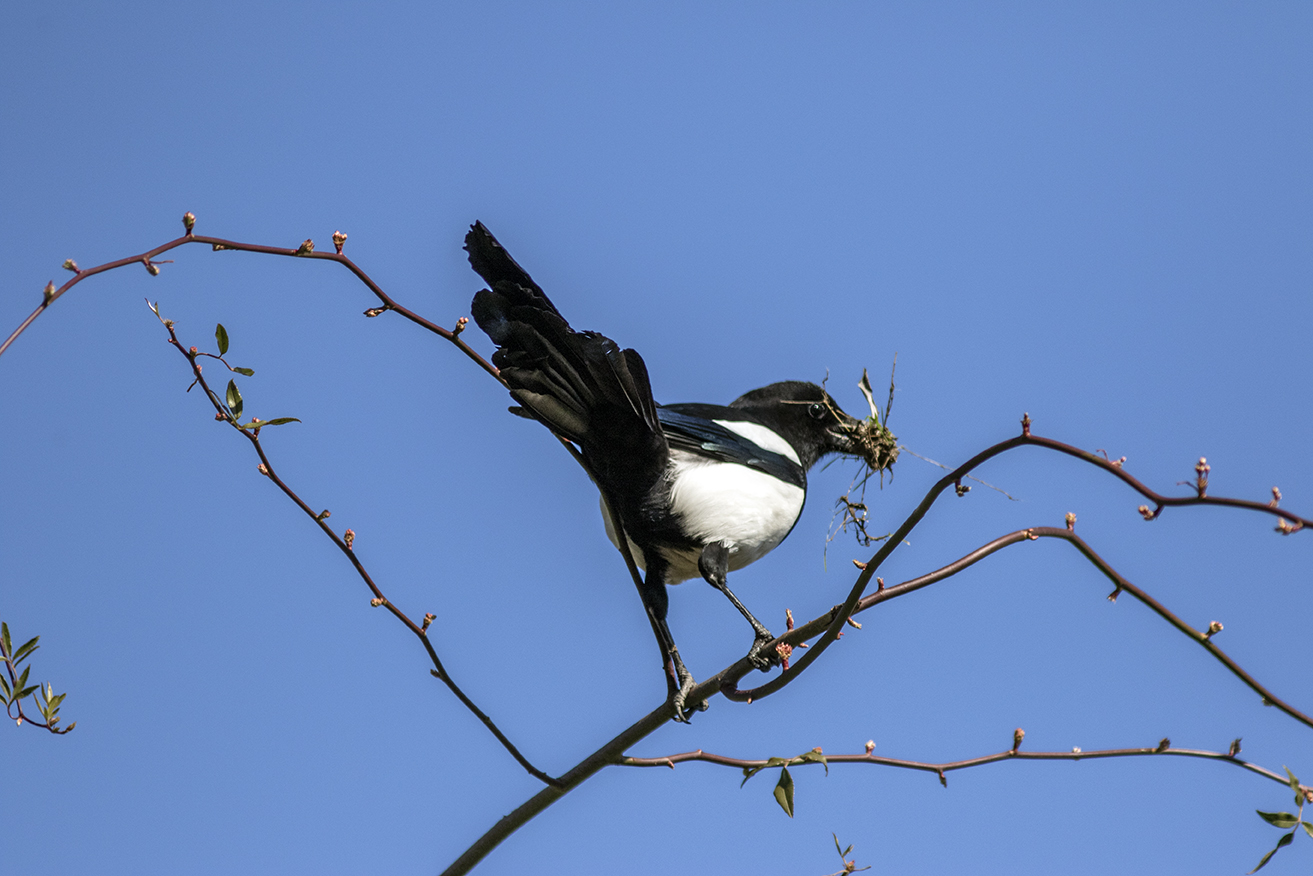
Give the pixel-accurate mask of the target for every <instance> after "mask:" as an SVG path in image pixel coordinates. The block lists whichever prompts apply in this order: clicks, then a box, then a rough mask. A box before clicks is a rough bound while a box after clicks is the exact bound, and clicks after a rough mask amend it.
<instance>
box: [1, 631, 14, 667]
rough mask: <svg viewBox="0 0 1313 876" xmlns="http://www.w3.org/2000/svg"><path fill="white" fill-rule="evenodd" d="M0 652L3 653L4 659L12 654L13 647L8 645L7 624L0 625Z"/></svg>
mask: <svg viewBox="0 0 1313 876" xmlns="http://www.w3.org/2000/svg"><path fill="white" fill-rule="evenodd" d="M0 651H3V652H4V656H5V659H6V660H8V659H9V655H10V654H12V653H14V646H13V645H11V644H10V643H9V624H6V623H0Z"/></svg>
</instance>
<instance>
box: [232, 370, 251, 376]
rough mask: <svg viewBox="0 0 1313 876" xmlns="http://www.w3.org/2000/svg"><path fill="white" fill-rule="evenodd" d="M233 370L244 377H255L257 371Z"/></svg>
mask: <svg viewBox="0 0 1313 876" xmlns="http://www.w3.org/2000/svg"><path fill="white" fill-rule="evenodd" d="M233 370H234V371H236V372H237V373H238V374H240V375H242V376H243V377H254V376H255V369H254V368H234V369H233Z"/></svg>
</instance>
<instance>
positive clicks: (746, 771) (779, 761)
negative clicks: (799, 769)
mask: <svg viewBox="0 0 1313 876" xmlns="http://www.w3.org/2000/svg"><path fill="white" fill-rule="evenodd" d="M786 763H788V760H787V759H785V758H782V757H772V758H769V759H768V760H767V761H766V762H765V763H764V764H762V765H761V766H756V767H744V768H743V781H741V782H739V787H740V788H742V787H743V786H744V785H746V784H747V783H748V779H750V778H752V777H753V776H755V775H756V774H757V773H759V772H761V771H762V770H764V769H767V768H768V767H777V766H784V765H785V764H786Z"/></svg>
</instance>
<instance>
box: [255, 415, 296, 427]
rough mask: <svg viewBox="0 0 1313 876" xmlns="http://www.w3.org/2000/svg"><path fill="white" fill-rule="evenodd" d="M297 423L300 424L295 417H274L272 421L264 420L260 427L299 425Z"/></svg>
mask: <svg viewBox="0 0 1313 876" xmlns="http://www.w3.org/2000/svg"><path fill="white" fill-rule="evenodd" d="M299 422H301V421H300V420H298V419H297V418H296V417H275V418H274V419H272V420H266V421H264V422H263V423H261V424H260V425H261V426H284V425H286V424H288V423H299Z"/></svg>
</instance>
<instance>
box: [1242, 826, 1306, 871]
mask: <svg viewBox="0 0 1313 876" xmlns="http://www.w3.org/2000/svg"><path fill="white" fill-rule="evenodd" d="M1294 838H1295V832H1294V831H1293V830H1292V831H1291V832H1290V833H1287V834H1282V836H1281V839H1279V840H1277V845H1276V848H1274V849H1273V850H1272V851H1270V852H1268V853H1267V854H1266V855H1264V856H1263V860H1261V861H1259V862H1258V866H1257V867H1255V868H1254V869H1252V870H1250V871H1249V873H1246V874H1245V876H1250V874H1252V873H1257V872H1258V871H1259V870H1262V869H1263V867H1264V865H1266V864H1267V862H1268V861H1270V860H1271V859H1272V856H1273V855H1275V854H1276V853H1277V852H1279V851H1281V850H1282V849H1284V848H1285V847H1286V846H1288V845H1290V842H1291V840H1293V839H1294Z"/></svg>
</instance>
